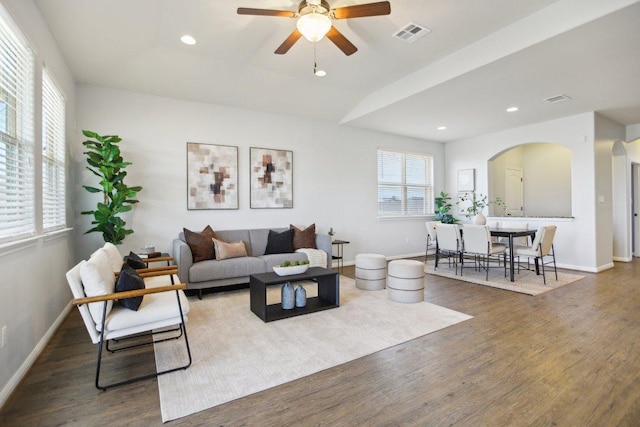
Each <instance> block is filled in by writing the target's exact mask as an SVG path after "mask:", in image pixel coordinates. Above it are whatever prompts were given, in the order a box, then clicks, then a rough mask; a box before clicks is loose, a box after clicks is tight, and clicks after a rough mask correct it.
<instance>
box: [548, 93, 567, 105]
mask: <svg viewBox="0 0 640 427" xmlns="http://www.w3.org/2000/svg"><path fill="white" fill-rule="evenodd" d="M570 100H571V98H569V97H568V96H567V95H556V96H551V97H549V98H547V99H545V101H546V102H548V103H550V104H555V103H556V102H563V101H570Z"/></svg>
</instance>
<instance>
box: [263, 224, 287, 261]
mask: <svg viewBox="0 0 640 427" xmlns="http://www.w3.org/2000/svg"><path fill="white" fill-rule="evenodd" d="M291 252H293V230H291V229H289V230H286V231H283V232H282V233H278V232H276V231H273V230H269V237H268V240H267V249H266V250H265V252H264V253H265V255H270V254H284V253H291Z"/></svg>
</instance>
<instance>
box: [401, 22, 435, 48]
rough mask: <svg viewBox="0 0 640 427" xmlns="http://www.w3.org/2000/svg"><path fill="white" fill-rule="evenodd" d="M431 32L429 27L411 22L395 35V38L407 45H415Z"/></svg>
mask: <svg viewBox="0 0 640 427" xmlns="http://www.w3.org/2000/svg"><path fill="white" fill-rule="evenodd" d="M430 32H431V30H430V29H428V28H427V27H423V26H422V25H418V24H416V23H415V22H409V23H408V24H407V25H405V26H404V27H403V28H401V29H399V30H398V31H396V32H395V33H393V37H395V38H398V39H400V40H402V41H404V42H407V43H413V42H414V41H416V40H418V39H419V38H422V37H423V36H426V35H427V34H429V33H430Z"/></svg>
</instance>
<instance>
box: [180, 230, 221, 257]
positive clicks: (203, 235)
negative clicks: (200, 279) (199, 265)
mask: <svg viewBox="0 0 640 427" xmlns="http://www.w3.org/2000/svg"><path fill="white" fill-rule="evenodd" d="M183 230H184V240H185V242H187V245H189V248H191V255H192V256H193V262H200V261H205V260H208V259H214V258H215V252H214V247H213V240H211V239H213V238H215V237H216V233H215V232H214V231H213V229H212V228H211V226H209V225H207V226H206V227H205V228H204V230H202V231H201V232H200V233H197V232H195V231H191V230H187V229H186V228H184V229H183Z"/></svg>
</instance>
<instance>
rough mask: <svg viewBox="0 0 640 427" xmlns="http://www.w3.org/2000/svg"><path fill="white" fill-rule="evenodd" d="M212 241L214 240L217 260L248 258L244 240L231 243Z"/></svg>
mask: <svg viewBox="0 0 640 427" xmlns="http://www.w3.org/2000/svg"><path fill="white" fill-rule="evenodd" d="M211 240H213V245H214V246H215V247H216V259H217V260H221V259H229V258H238V257H242V256H247V248H246V247H245V246H244V242H243V241H242V240H240V241H237V242H231V243H227V242H223V241H222V240H218V239H211Z"/></svg>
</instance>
